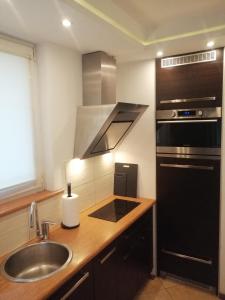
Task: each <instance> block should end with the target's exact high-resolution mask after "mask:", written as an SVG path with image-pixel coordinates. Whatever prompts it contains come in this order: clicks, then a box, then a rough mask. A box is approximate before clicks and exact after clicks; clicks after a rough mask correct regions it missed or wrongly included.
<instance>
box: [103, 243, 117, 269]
mask: <svg viewBox="0 0 225 300" xmlns="http://www.w3.org/2000/svg"><path fill="white" fill-rule="evenodd" d="M115 252H116V247H114V248H113V249H112V250H111V251H109V253H108V254H106V256H105V257H103V258H102V259H101V260H100V264H101V265H103V264H104V262H106V261H107V260H108V259H109V258H110V257H111V256H112V255H113V253H115Z"/></svg>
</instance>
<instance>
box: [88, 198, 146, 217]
mask: <svg viewBox="0 0 225 300" xmlns="http://www.w3.org/2000/svg"><path fill="white" fill-rule="evenodd" d="M139 204H140V203H139V202H135V201H129V200H123V199H115V200H113V201H112V202H110V203H108V204H106V205H105V206H103V207H101V208H99V209H98V210H96V211H94V212H93V213H92V214H90V215H89V217H94V218H97V219H103V220H106V221H110V222H117V221H119V220H120V219H121V218H123V217H124V216H125V215H126V214H128V213H129V212H130V211H132V210H133V209H134V208H135V207H137V206H138V205H139Z"/></svg>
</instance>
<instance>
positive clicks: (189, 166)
mask: <svg viewBox="0 0 225 300" xmlns="http://www.w3.org/2000/svg"><path fill="white" fill-rule="evenodd" d="M160 167H164V168H180V169H196V170H209V171H213V170H214V167H213V166H200V165H181V164H160Z"/></svg>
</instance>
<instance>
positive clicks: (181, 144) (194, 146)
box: [156, 118, 221, 155]
mask: <svg viewBox="0 0 225 300" xmlns="http://www.w3.org/2000/svg"><path fill="white" fill-rule="evenodd" d="M156 130H157V131H156V145H157V153H178V154H203V155H204V154H205V155H220V147H221V119H216V118H215V119H200V120H196V119H191V120H185V119H180V120H157V123H156Z"/></svg>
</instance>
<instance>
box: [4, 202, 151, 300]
mask: <svg viewBox="0 0 225 300" xmlns="http://www.w3.org/2000/svg"><path fill="white" fill-rule="evenodd" d="M117 198H120V199H127V200H133V201H138V202H140V203H141V205H139V206H137V207H136V208H135V209H133V210H132V211H131V212H130V213H128V214H127V215H126V216H125V217H123V218H122V219H121V220H119V221H118V222H116V223H114V222H108V221H104V220H101V219H96V218H91V217H88V215H89V214H90V213H92V212H93V211H95V210H96V209H98V208H100V207H101V206H103V205H105V204H107V203H109V202H110V201H112V200H113V199H115V196H111V197H109V198H107V199H105V200H103V201H101V202H99V203H98V204H97V205H95V206H93V207H91V208H89V209H87V210H85V211H84V212H83V213H81V217H80V226H79V227H78V228H76V229H71V230H65V229H62V228H61V227H59V228H56V229H55V230H54V231H52V232H50V236H49V237H50V239H51V240H53V241H56V242H59V243H65V244H67V245H68V246H70V247H71V249H72V251H73V258H72V261H71V262H70V264H69V265H68V266H67V267H66V268H65V269H63V270H61V271H60V272H59V273H57V274H56V275H53V276H52V277H49V278H47V279H43V280H40V281H37V282H32V283H15V282H11V281H9V280H7V279H5V278H4V277H3V276H2V275H0V299H1V300H15V299H21V300H30V299H32V300H43V299H46V298H47V297H48V296H49V295H51V294H52V293H53V292H54V291H55V290H56V289H57V288H58V287H60V286H61V285H62V284H63V283H64V282H65V281H66V280H68V279H69V278H70V277H71V276H72V275H73V274H75V273H76V272H78V271H79V270H80V269H81V268H82V267H83V266H85V265H86V264H87V263H88V262H90V261H91V260H92V259H93V258H94V257H95V256H96V255H97V254H98V253H100V252H101V251H102V250H103V249H104V248H105V247H106V246H107V245H109V244H110V243H111V242H112V241H113V240H114V239H116V238H117V237H118V236H119V235H120V234H121V233H122V232H123V231H125V230H126V229H127V228H128V227H129V226H130V225H131V224H132V223H134V222H135V221H136V220H137V219H138V218H139V217H140V216H142V215H143V214H144V213H145V212H146V211H147V210H148V209H149V208H150V207H152V206H153V205H154V203H155V200H151V199H143V198H137V199H136V198H129V197H121V196H119V197H117ZM1 260H2V259H1Z"/></svg>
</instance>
